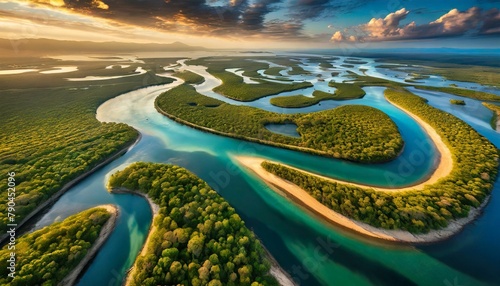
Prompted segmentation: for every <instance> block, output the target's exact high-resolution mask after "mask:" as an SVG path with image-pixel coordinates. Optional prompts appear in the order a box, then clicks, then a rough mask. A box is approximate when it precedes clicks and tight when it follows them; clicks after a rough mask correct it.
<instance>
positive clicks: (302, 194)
mask: <svg viewBox="0 0 500 286" xmlns="http://www.w3.org/2000/svg"><path fill="white" fill-rule="evenodd" d="M234 158H235V159H236V160H237V161H238V162H239V163H240V164H241V165H243V166H244V167H245V168H247V169H249V170H250V171H251V172H252V173H254V174H255V175H257V176H258V177H259V178H260V179H262V180H264V182H265V183H266V184H267V185H268V186H269V187H270V188H271V189H273V190H274V191H276V192H277V193H278V194H280V195H282V196H283V197H285V198H288V199H290V200H291V201H293V202H295V203H297V204H299V205H300V206H302V207H304V208H305V209H307V210H309V211H311V212H312V213H314V214H316V215H318V216H319V217H321V218H323V219H324V220H326V221H327V222H329V223H332V224H333V225H335V226H340V227H342V228H344V229H347V230H349V231H351V232H354V233H356V234H359V235H364V236H367V237H370V238H376V239H381V240H385V241H388V242H397V243H407V244H430V243H434V242H439V241H443V240H446V239H448V238H450V237H451V236H453V235H455V234H457V233H459V232H460V231H461V230H462V229H463V228H464V227H465V226H466V225H467V224H469V223H470V222H472V221H474V220H475V219H476V218H477V217H478V216H479V215H480V214H481V212H482V209H483V208H484V207H485V206H486V205H487V203H488V202H489V199H490V196H488V197H486V198H485V200H484V201H483V203H482V204H481V205H480V206H479V207H477V208H471V209H470V211H469V215H468V216H467V217H465V218H460V219H456V220H451V221H449V222H448V226H447V227H446V228H443V229H439V230H431V231H430V232H428V233H425V234H412V233H411V232H409V231H403V230H387V229H382V228H376V227H373V226H371V225H369V224H367V223H363V222H359V221H356V220H354V219H351V218H348V217H346V216H344V215H341V214H339V213H337V212H335V211H334V210H332V209H330V208H328V207H326V206H325V205H323V204H322V203H320V202H319V201H317V200H316V199H315V198H313V197H312V196H311V195H309V194H308V193H307V192H306V191H305V190H303V189H302V188H300V187H299V186H297V185H295V184H293V183H291V182H289V181H287V180H284V179H282V178H280V177H278V176H275V175H274V174H272V173H269V172H267V171H266V170H265V169H264V168H263V167H262V166H260V164H259V165H258V167H256V166H255V163H253V164H252V163H249V162H248V161H247V160H246V159H248V158H251V159H253V160H255V158H254V157H238V156H235V157H234ZM261 160H262V161H265V160H264V159H261Z"/></svg>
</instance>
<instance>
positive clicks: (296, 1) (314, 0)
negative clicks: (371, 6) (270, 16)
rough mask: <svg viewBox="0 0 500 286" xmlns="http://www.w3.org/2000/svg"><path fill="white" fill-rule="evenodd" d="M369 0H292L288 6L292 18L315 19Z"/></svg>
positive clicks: (341, 11)
mask: <svg viewBox="0 0 500 286" xmlns="http://www.w3.org/2000/svg"><path fill="white" fill-rule="evenodd" d="M367 2H370V0H355V1H353V0H335V1H331V0H293V1H292V3H291V5H290V6H289V11H290V15H291V16H292V17H293V18H294V19H303V20H305V19H315V18H319V17H324V16H335V15H338V14H343V13H348V12H350V11H352V10H354V9H356V8H358V7H361V6H362V5H364V4H366V3H367Z"/></svg>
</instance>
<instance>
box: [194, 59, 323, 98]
mask: <svg viewBox="0 0 500 286" xmlns="http://www.w3.org/2000/svg"><path fill="white" fill-rule="evenodd" d="M187 64H190V65H204V66H206V67H208V68H207V71H208V72H209V73H210V74H212V75H213V76H215V77H217V78H219V79H220V80H221V81H222V84H221V85H220V86H218V87H216V88H214V89H213V91H215V92H217V93H219V94H221V95H224V96H226V97H228V98H231V99H234V100H240V101H253V100H256V99H259V98H261V97H264V96H268V95H273V94H278V93H281V92H285V91H293V90H298V89H303V88H306V87H312V86H313V85H312V84H311V83H310V82H301V83H291V84H282V83H276V82H270V81H266V80H263V79H259V78H255V79H254V80H255V81H257V82H259V84H246V83H244V82H243V78H242V77H240V76H238V75H235V74H233V73H231V72H228V71H226V69H228V68H231V67H234V68H242V69H243V70H245V72H244V73H243V75H245V76H250V77H260V75H259V74H258V73H257V71H258V70H260V69H268V68H269V64H266V63H262V62H256V61H249V60H245V59H239V58H237V59H231V58H230V59H228V61H220V60H218V61H214V60H213V59H212V60H211V58H202V59H197V60H191V61H188V62H187Z"/></svg>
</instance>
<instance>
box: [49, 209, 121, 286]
mask: <svg viewBox="0 0 500 286" xmlns="http://www.w3.org/2000/svg"><path fill="white" fill-rule="evenodd" d="M92 209H105V210H106V211H108V212H109V213H110V214H111V217H110V218H109V219H108V221H106V223H105V224H104V225H103V226H102V228H101V231H100V232H99V236H98V237H97V239H96V241H95V242H94V244H92V246H91V247H90V249H89V250H88V251H87V254H86V255H85V256H84V257H83V259H82V260H81V261H80V263H78V265H77V266H76V267H75V268H73V270H71V272H70V273H69V274H68V275H66V277H64V279H63V280H61V282H59V284H58V285H75V282H77V281H78V279H79V278H80V277H81V275H82V274H83V273H84V269H85V267H87V266H88V265H89V263H90V262H91V261H92V260H93V259H94V258H95V256H96V255H97V253H98V251H99V250H100V249H101V247H102V246H103V245H104V243H105V242H106V241H107V240H108V238H109V237H110V236H111V234H112V233H113V231H114V229H115V227H116V222H117V221H118V217H119V216H120V211H119V209H118V207H116V206H114V205H111V204H106V205H100V206H96V207H93V208H92Z"/></svg>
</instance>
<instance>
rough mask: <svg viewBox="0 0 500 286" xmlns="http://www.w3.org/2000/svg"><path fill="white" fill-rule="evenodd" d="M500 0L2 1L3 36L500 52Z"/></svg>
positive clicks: (212, 45)
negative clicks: (488, 49)
mask: <svg viewBox="0 0 500 286" xmlns="http://www.w3.org/2000/svg"><path fill="white" fill-rule="evenodd" d="M499 9H500V0H475V1H466V0H459V1H457V0H452V1H450V0H439V1H436V0H384V1H381V0H331V1H328V0H18V1H13V0H0V38H6V39H24V38H49V39H58V40H86V41H99V42H102V41H119V42H135V43H153V42H154V43H171V42H176V41H178V42H183V43H186V44H190V45H197V46H204V47H208V48H242V49H248V48H252V49H254V48H300V49H304V48H323V49H330V48H356V49H369V48H377V49H379V48H389V47H390V48H394V47H396V48H415V47H417V48H419V47H422V48H438V47H448V48H498V47H500V10H499Z"/></svg>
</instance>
